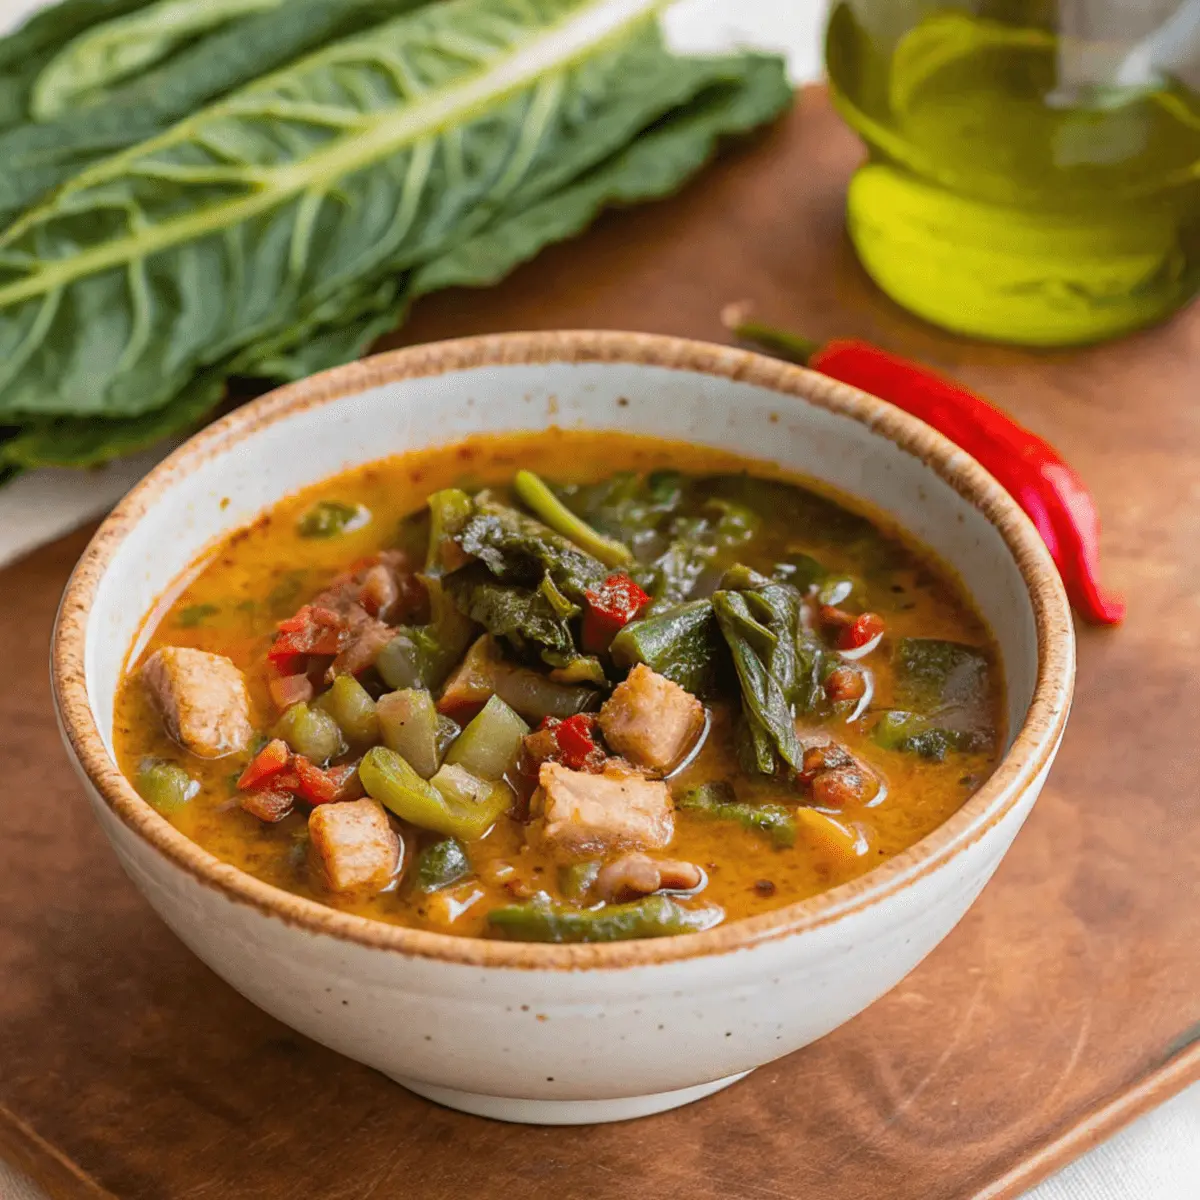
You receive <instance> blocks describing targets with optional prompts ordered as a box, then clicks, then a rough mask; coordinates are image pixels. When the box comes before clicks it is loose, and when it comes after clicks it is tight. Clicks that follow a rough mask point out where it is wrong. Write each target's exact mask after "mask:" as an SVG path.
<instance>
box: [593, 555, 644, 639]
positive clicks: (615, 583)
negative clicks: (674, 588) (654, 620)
mask: <svg viewBox="0 0 1200 1200" xmlns="http://www.w3.org/2000/svg"><path fill="white" fill-rule="evenodd" d="M584 596H585V598H586V599H587V609H586V610H585V612H584V614H583V648H584V650H586V651H587V652H588V653H589V654H603V653H604V651H605V650H607V649H608V647H609V644H610V643H611V642H612V640H613V638H615V637H616V636H617V634H618V633H620V632H621V630H622V629H624V628H625V626H626V625H628V624H629V622H630V621H632V620H633V619H634V617H636V616H637V615H638V613H640V612H641V611H642V609H644V608H645V607H646V605H647V604H649V603H650V597H649V596H648V595H646V593H645V592H644V591H642V589H641V588H640V587H638V585H637V584H636V583H634V582H633V580H632V579H630V578H629V576H628V575H622V574H619V573H618V574H616V575H610V576H609V577H608V578H607V579H606V580H605V581H604V582H603V583H602V584H601V585H600V586H599V587H598V588H595V589H589V590H588V591H587V592H585V593H584Z"/></svg>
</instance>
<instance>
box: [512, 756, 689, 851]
mask: <svg viewBox="0 0 1200 1200" xmlns="http://www.w3.org/2000/svg"><path fill="white" fill-rule="evenodd" d="M538 784H539V787H538V791H537V793H536V794H535V796H534V798H533V802H532V805H531V807H532V809H533V811H534V812H540V813H541V814H542V817H543V824H542V831H541V837H542V840H543V841H544V842H545V843H546V845H547V846H549V847H550V848H551V849H552V850H554V851H555V852H556V853H558V854H559V855H560V856H561V857H564V858H568V859H570V858H589V857H590V858H594V857H597V856H598V855H600V854H603V853H605V852H607V851H610V850H661V849H662V848H663V847H664V846H667V845H669V844H670V842H671V838H672V837H673V836H674V834H675V812H674V806H673V805H672V803H671V793H670V791H669V790H668V788H667V785H666V784H665V783H662V782H660V781H659V780H655V779H647V778H645V776H643V775H640V774H639V773H638V772H637V771H634V770H632V769H630V767H629V766H628V765H627V764H623V763H614V762H610V763H608V764H607V765H606V766H605V768H604V773H603V774H601V775H589V774H587V773H585V772H583V771H572V770H569V769H568V768H567V767H564V766H562V765H561V764H560V763H555V762H547V763H543V764H542V767H541V770H540V771H539V772H538Z"/></svg>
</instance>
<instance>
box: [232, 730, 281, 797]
mask: <svg viewBox="0 0 1200 1200" xmlns="http://www.w3.org/2000/svg"><path fill="white" fill-rule="evenodd" d="M291 760H292V752H291V750H289V749H288V744H287V742H285V741H284V740H283V739H282V738H275V740H274V741H271V742H268V743H267V744H266V745H265V746H264V747H263V748H262V749H261V750H260V751H259V752H258V753H257V754H256V755H255V756H254V758H253V759H251V760H250V763H249V764H248V765H247V767H246V769H245V770H244V771H243V772H242V773H241V775H240V776H239V777H238V781H237V785H238V788H239V789H240V790H241V791H243V792H248V791H250V790H251V789H252V788H256V787H260V786H261V785H262V784H264V783H266V781H267V780H268V779H273V778H274V777H275V776H276V775H278V774H279V773H280V772H281V771H286V770H287V768H288V764H289V763H290V762H291Z"/></svg>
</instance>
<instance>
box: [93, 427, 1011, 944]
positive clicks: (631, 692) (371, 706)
mask: <svg viewBox="0 0 1200 1200" xmlns="http://www.w3.org/2000/svg"><path fill="white" fill-rule="evenodd" d="M614 467H619V468H620V469H619V470H616V471H614ZM771 470H772V469H771V468H770V467H769V466H766V465H765V464H759V463H749V462H745V461H743V460H740V459H737V458H734V457H731V456H729V455H727V454H724V453H720V452H716V451H710V450H706V449H703V448H699V447H695V446H690V445H683V444H676V443H668V442H659V441H653V440H649V439H643V438H634V437H629V436H625V435H620V434H602V435H601V434H593V433H572V432H565V431H559V430H553V431H550V432H547V433H543V434H536V435H520V436H511V437H502V438H478V439H474V440H472V441H470V442H466V443H461V444H458V445H454V446H448V447H442V448H439V449H435V450H430V451H423V452H420V453H415V454H410V455H405V456H400V457H396V458H393V459H388V460H386V461H383V462H379V463H375V464H372V465H370V466H366V467H362V468H358V469H356V470H353V471H350V472H348V473H346V474H344V475H341V476H338V477H337V478H334V479H331V480H329V481H327V482H325V483H323V484H321V485H319V486H317V487H314V488H311V489H309V490H308V491H305V492H303V493H301V494H299V495H296V496H293V497H290V498H288V499H286V500H284V501H283V502H282V503H280V504H279V505H277V506H276V507H275V508H274V509H273V510H272V511H270V512H269V513H268V514H266V515H264V516H263V517H261V518H260V519H258V520H257V521H256V522H255V523H254V524H253V525H251V526H250V527H248V528H246V529H242V530H240V531H238V532H237V533H235V534H233V535H232V536H231V537H229V538H228V539H227V540H226V541H225V542H224V543H223V544H221V545H219V546H218V547H217V548H216V549H215V550H214V551H213V552H212V553H211V554H210V555H209V556H207V557H206V558H205V559H204V560H203V562H202V563H200V564H198V567H197V569H196V570H194V571H193V572H191V573H189V575H188V576H187V582H186V583H185V584H184V585H183V586H182V587H181V589H180V591H179V593H178V595H176V596H175V597H174V598H173V600H172V601H171V603H170V605H169V607H167V606H166V605H165V604H164V605H163V606H160V609H159V610H158V613H157V614H156V617H157V619H158V624H157V625H156V626H155V627H153V628H152V629H149V630H148V631H147V637H146V638H145V639H144V643H143V646H144V648H143V649H142V650H141V652H140V654H139V656H138V658H137V660H136V661H135V662H133V663H131V665H130V669H129V670H128V672H127V673H126V676H125V678H124V680H123V682H122V684H121V687H120V690H119V695H118V703H117V720H116V739H117V750H118V756H119V760H120V764H121V767H122V769H123V770H124V771H125V773H126V774H127V775H128V777H129V778H130V780H131V781H133V783H134V785H135V786H136V787H137V788H138V789H139V791H140V792H141V794H142V795H143V796H144V797H145V798H146V800H147V801H149V802H150V803H151V804H152V805H154V806H155V807H156V808H157V809H158V811H159V812H160V813H162V814H163V815H164V816H165V817H166V818H167V819H168V820H169V821H171V822H172V823H173V824H174V825H175V826H176V827H177V828H178V829H180V830H181V831H182V832H184V833H185V834H187V835H188V836H189V837H191V838H193V839H194V840H195V841H196V842H198V843H199V844H200V845H202V846H204V847H205V848H206V849H208V850H209V851H211V852H212V853H213V854H215V855H217V856H218V857H219V858H222V859H225V860H226V861H228V862H231V863H233V864H235V865H236V866H238V867H240V868H242V869H243V870H245V871H247V872H249V873H250V874H252V875H254V876H256V877H258V878H259V879H262V880H265V881H266V882H268V883H272V884H275V885H277V886H279V887H282V888H285V889H287V890H289V891H292V892H295V893H297V894H300V895H303V896H307V897H310V898H313V899H317V900H320V901H323V902H324V903H326V904H329V905H331V906H333V907H335V908H339V909H343V910H346V911H349V912H355V913H359V914H362V915H364V916H370V917H374V918H376V919H378V920H382V921H391V922H394V923H397V924H402V925H412V926H416V927H419V928H424V929H431V930H435V931H438V932H443V933H451V934H460V935H464V936H474V937H493V938H509V939H520V940H527V941H600V940H614V939H621V938H638V937H653V936H660V935H665V934H675V933H684V932H689V931H694V930H702V929H706V928H709V927H711V926H713V925H715V924H717V923H719V922H721V921H727V920H734V919H737V918H739V917H745V916H750V915H752V914H755V913H760V912H763V911H765V910H767V909H771V908H776V907H779V906H781V905H784V904H789V903H791V902H793V901H796V900H799V899H802V898H804V897H807V896H812V895H814V894H816V893H818V892H821V891H823V890H825V889H827V888H830V887H832V886H834V885H836V884H839V883H842V882H844V881H846V880H849V879H853V878H854V877H856V876H858V875H861V874H863V873H864V872H865V871H868V870H870V869H871V868H872V867H874V866H876V865H878V864H879V863H881V862H883V861H884V860H885V859H887V858H888V857H889V856H891V855H894V854H896V853H898V852H900V851H902V850H904V849H905V848H906V847H908V846H911V845H912V844H913V843H914V842H916V841H917V840H919V839H920V838H922V837H924V836H925V835H926V834H927V833H929V832H930V831H931V830H933V829H934V828H936V827H937V826H938V825H939V824H940V823H941V822H943V821H944V820H945V819H946V818H947V817H948V816H950V815H951V814H952V813H953V812H954V811H955V810H956V809H958V808H959V806H960V805H961V804H962V803H963V802H964V800H965V799H966V798H967V797H968V796H970V795H971V793H972V792H973V791H975V790H976V789H977V788H978V787H979V786H980V785H981V783H982V782H983V781H984V780H985V779H986V778H987V776H988V775H989V773H990V772H991V771H992V770H993V768H994V766H995V764H996V761H997V759H998V757H999V755H1000V753H1001V750H1002V748H1003V734H1004V730H1003V728H1002V718H1001V679H1000V671H999V665H998V660H997V657H996V653H995V647H994V645H993V642H992V640H991V638H990V636H989V634H988V631H987V630H986V628H985V627H984V625H983V623H982V622H981V620H980V619H979V617H978V616H977V615H976V614H975V612H974V611H973V610H972V608H971V607H970V605H969V603H968V601H967V600H966V598H965V597H964V595H963V594H962V592H961V590H960V588H959V587H958V585H957V583H956V581H955V580H953V579H952V578H950V577H948V575H947V574H946V573H945V572H943V571H942V570H941V569H940V568H939V567H938V566H937V564H936V563H934V562H933V561H932V560H931V559H930V558H929V556H927V555H925V554H924V553H923V552H921V551H920V550H919V549H918V548H916V547H914V546H912V545H911V544H909V543H907V542H906V541H905V540H903V539H902V538H901V537H899V536H898V535H897V534H896V533H895V532H893V531H891V530H888V529H886V528H884V527H882V526H881V525H879V524H877V523H874V522H873V521H872V520H869V519H868V518H866V517H864V516H862V515H860V514H859V513H857V512H854V511H852V510H851V509H849V508H846V507H843V506H842V505H841V504H840V503H835V502H834V501H833V500H831V499H829V498H826V497H825V496H824V495H821V494H819V493H817V492H816V491H813V490H810V489H809V488H807V487H805V486H802V485H800V484H799V483H797V482H795V481H794V480H791V479H787V478H783V477H778V476H775V477H772V475H771Z"/></svg>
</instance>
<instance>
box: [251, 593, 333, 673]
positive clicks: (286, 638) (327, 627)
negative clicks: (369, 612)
mask: <svg viewBox="0 0 1200 1200" xmlns="http://www.w3.org/2000/svg"><path fill="white" fill-rule="evenodd" d="M343 633H344V624H343V621H342V618H341V617H339V616H338V614H337V613H335V612H334V611H333V610H332V609H329V608H314V607H313V606H312V605H311V604H306V605H305V606H304V607H303V608H302V609H300V611H299V612H297V613H296V614H295V615H294V616H291V617H288V619H287V620H286V621H280V622H279V632H278V634H277V635H276V638H275V641H274V642H272V643H271V648H270V649H269V650H268V651H267V658H269V659H270V660H271V662H273V663H275V664H276V665H278V666H294V665H296V662H297V660H299V659H302V658H303V657H304V656H305V655H309V654H337V653H338V651H339V650H341V648H342V635H343Z"/></svg>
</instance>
